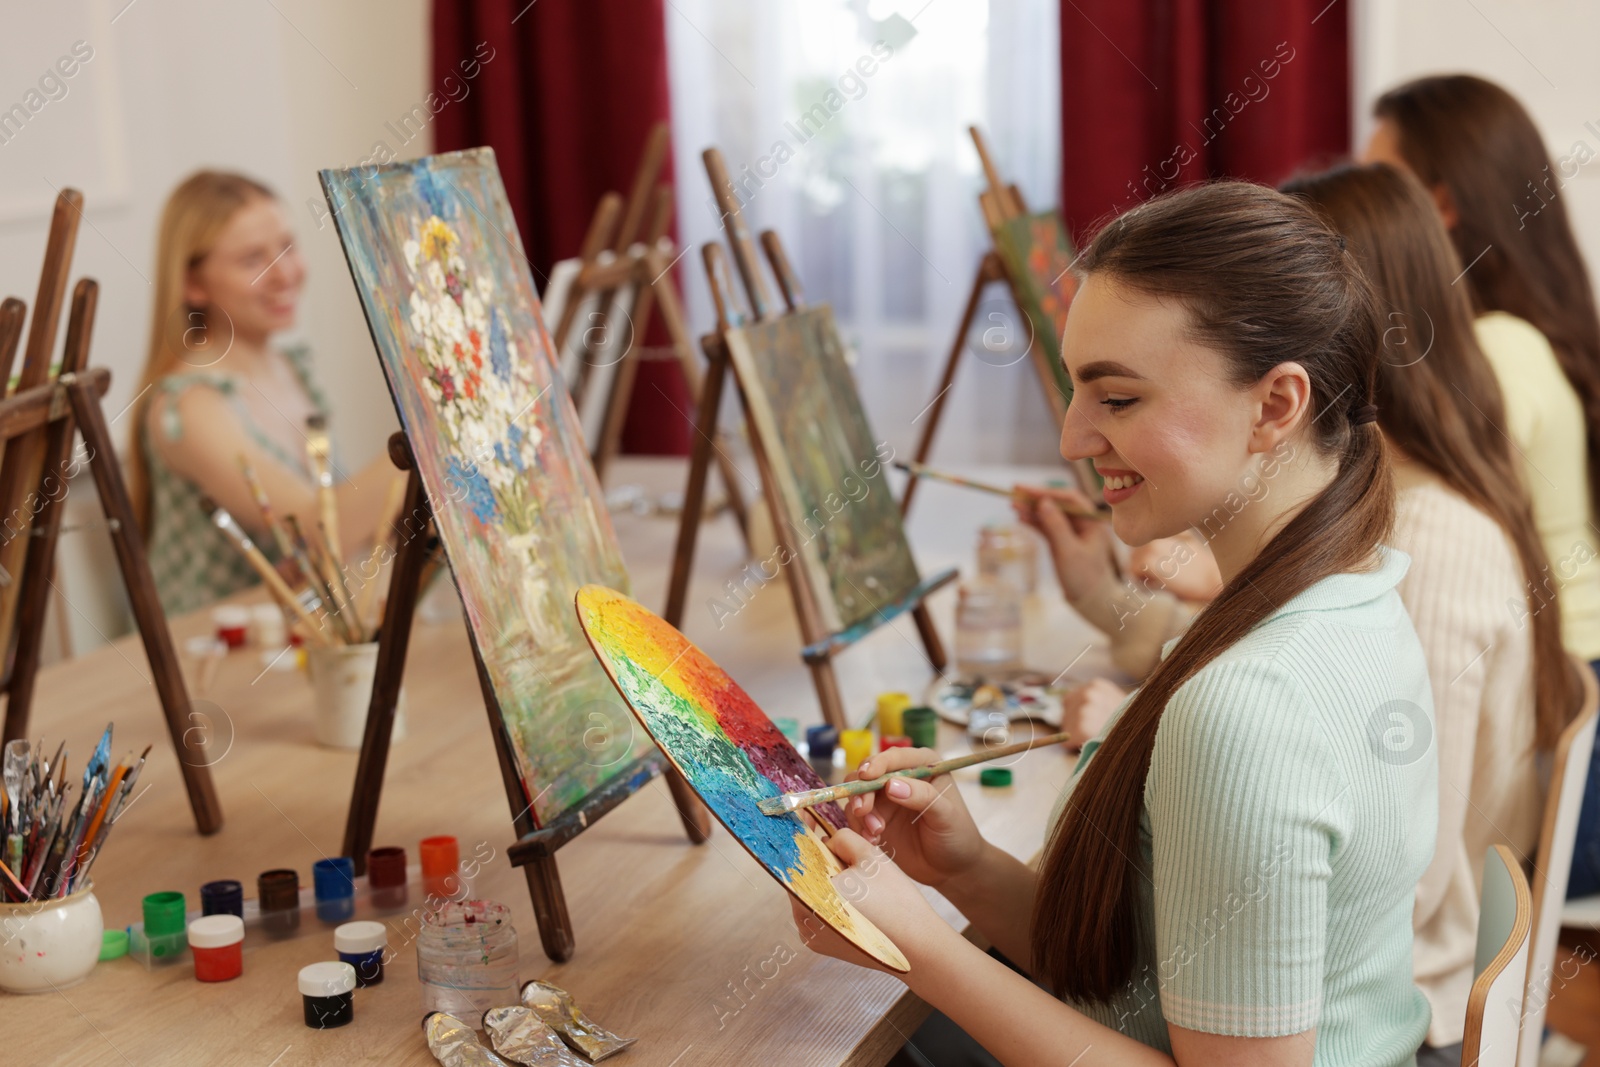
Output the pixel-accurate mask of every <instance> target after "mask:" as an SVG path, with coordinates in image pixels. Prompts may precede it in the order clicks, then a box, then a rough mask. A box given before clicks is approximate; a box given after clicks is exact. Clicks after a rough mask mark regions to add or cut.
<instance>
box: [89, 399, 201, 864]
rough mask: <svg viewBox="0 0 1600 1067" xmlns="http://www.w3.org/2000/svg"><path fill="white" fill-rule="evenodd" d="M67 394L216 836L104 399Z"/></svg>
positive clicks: (180, 746)
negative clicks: (186, 737) (188, 740)
mask: <svg viewBox="0 0 1600 1067" xmlns="http://www.w3.org/2000/svg"><path fill="white" fill-rule="evenodd" d="M67 396H68V398H69V399H70V400H71V402H72V414H73V417H74V418H76V419H77V421H78V428H79V430H80V431H81V432H82V433H83V441H84V444H85V445H86V446H88V449H89V455H90V460H89V469H90V470H91V471H92V472H93V473H94V482H95V488H96V489H98V490H99V492H100V504H101V506H102V507H103V508H104V509H105V513H106V520H107V525H109V526H110V527H111V543H112V545H113V547H114V548H115V549H116V552H117V562H118V563H119V564H120V565H121V567H122V579H123V581H124V582H126V583H127V586H128V600H129V601H130V603H131V605H132V607H133V617H134V619H135V620H136V621H137V622H138V624H139V634H140V636H141V637H142V638H143V639H144V651H145V655H147V656H148V657H149V658H150V669H151V672H152V673H153V674H154V675H155V684H156V692H157V693H158V694H159V695H160V698H161V707H162V710H163V711H165V712H166V716H167V731H168V733H170V734H171V735H172V747H173V749H174V751H176V752H177V754H178V763H179V766H180V767H181V768H182V771H183V784H184V787H185V788H186V789H187V790H188V792H189V807H190V808H191V809H192V810H193V811H194V821H195V826H196V827H198V828H199V830H200V832H201V833H202V834H214V833H216V832H217V831H218V830H220V829H222V806H221V805H220V804H218V803H217V794H216V789H215V788H214V786H213V785H212V782H211V770H210V768H209V767H208V766H207V765H206V763H205V762H204V754H203V753H199V752H196V753H191V752H189V751H187V750H186V742H185V740H184V735H185V732H186V731H187V729H188V726H189V723H190V720H191V718H192V716H193V712H192V710H191V709H190V707H189V694H188V692H187V691H186V690H185V688H184V684H183V673H182V671H180V670H179V669H178V656H177V654H176V653H175V652H174V651H173V648H172V631H171V630H169V629H167V617H166V615H164V614H163V613H162V611H161V600H160V598H159V597H158V596H157V595H156V583H155V579H154V578H153V577H152V576H151V574H150V561H149V558H148V557H147V556H146V555H145V548H144V536H143V534H141V533H140V531H139V524H138V523H137V522H135V521H134V517H133V505H132V504H131V503H130V502H129V500H128V490H127V488H126V487H125V486H124V485H123V484H122V471H121V469H120V468H119V467H118V466H117V452H116V448H115V447H114V446H113V445H112V443H111V434H110V432H109V431H108V430H107V429H106V422H105V414H104V413H103V412H102V411H101V410H100V403H99V401H98V400H97V399H96V397H95V396H94V395H93V394H92V393H90V392H89V389H88V386H86V385H85V384H84V383H83V382H82V381H74V382H73V383H71V384H70V385H68V386H67Z"/></svg>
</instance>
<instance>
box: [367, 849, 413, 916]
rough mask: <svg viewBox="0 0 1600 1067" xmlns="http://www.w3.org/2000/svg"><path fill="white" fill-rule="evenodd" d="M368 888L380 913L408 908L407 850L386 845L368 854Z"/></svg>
mask: <svg viewBox="0 0 1600 1067" xmlns="http://www.w3.org/2000/svg"><path fill="white" fill-rule="evenodd" d="M367 888H368V889H371V890H372V906H373V907H374V908H376V909H377V910H378V911H399V910H400V909H401V908H403V907H405V906H406V850H405V849H403V848H401V847H400V846H398V845H386V846H384V847H383V848H375V849H373V850H372V851H371V852H368V853H367Z"/></svg>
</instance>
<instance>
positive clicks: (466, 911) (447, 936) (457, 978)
mask: <svg viewBox="0 0 1600 1067" xmlns="http://www.w3.org/2000/svg"><path fill="white" fill-rule="evenodd" d="M417 979H418V981H420V982H421V983H422V1010H423V1013H424V1014H426V1013H427V1012H431V1011H442V1012H447V1013H449V1014H450V1015H454V1016H455V1017H456V1018H458V1019H467V1020H477V1019H481V1018H482V1017H483V1013H484V1012H486V1011H488V1010H489V1009H490V1008H500V1007H504V1006H505V1005H507V1004H515V1003H517V997H518V995H519V993H520V992H521V985H522V983H521V982H520V981H519V980H518V975H517V931H516V928H515V927H514V926H512V925H511V909H510V908H508V907H506V906H505V905H504V904H499V903H496V902H495V901H492V900H463V901H455V902H452V903H449V904H446V905H445V906H444V907H442V908H439V909H438V910H437V911H430V912H427V913H426V914H425V915H423V917H422V929H421V931H420V932H418V934H417Z"/></svg>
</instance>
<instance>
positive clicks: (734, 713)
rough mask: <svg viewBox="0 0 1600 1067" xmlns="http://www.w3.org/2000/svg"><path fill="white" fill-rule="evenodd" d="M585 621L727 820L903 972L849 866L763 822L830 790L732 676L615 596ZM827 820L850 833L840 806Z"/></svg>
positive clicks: (660, 734) (788, 881)
mask: <svg viewBox="0 0 1600 1067" xmlns="http://www.w3.org/2000/svg"><path fill="white" fill-rule="evenodd" d="M576 606H577V611H578V622H579V623H580V624H581V625H582V627H583V632H584V634H585V635H586V636H587V637H588V639H589V644H590V646H591V647H592V648H593V649H594V653H595V656H596V657H598V658H599V660H600V663H601V665H602V666H604V667H605V669H606V673H607V674H609V675H610V676H611V681H612V682H613V683H614V684H615V685H616V687H617V691H618V692H619V693H621V694H622V698H623V699H624V700H625V701H627V703H628V706H629V707H630V708H632V709H633V714H634V715H635V716H636V717H637V718H638V720H639V722H640V723H641V724H642V725H643V726H644V728H645V730H646V731H648V732H649V734H650V736H651V737H652V738H654V739H655V742H656V744H657V745H658V746H659V747H660V748H661V751H662V752H663V753H665V754H666V756H667V758H668V759H670V760H671V761H672V762H673V765H674V766H676V767H677V768H678V770H680V771H682V772H683V776H684V778H686V779H687V780H688V782H689V784H690V786H692V787H693V788H694V791H695V792H696V793H698V794H699V795H700V798H701V799H702V800H703V801H705V803H706V806H707V807H708V808H710V809H711V813H712V814H713V815H715V816H716V817H717V821H718V822H720V823H722V825H723V826H724V827H726V828H727V830H728V832H729V833H730V834H732V835H733V836H734V837H735V838H736V839H737V840H738V842H739V843H740V844H741V845H743V846H744V847H745V849H746V850H747V851H748V852H749V853H750V854H751V855H752V856H754V857H755V858H756V860H757V862H759V863H760V864H761V865H762V866H763V867H765V868H766V869H767V871H768V873H770V874H771V875H772V877H773V878H775V879H777V881H778V882H779V884H781V885H782V886H783V887H784V888H785V889H787V890H788V891H789V892H790V893H793V894H794V895H795V897H797V898H798V899H799V900H800V902H801V903H802V904H804V905H805V906H806V907H808V908H810V909H811V910H812V911H813V912H814V913H816V915H817V917H818V918H820V919H822V921H823V922H826V923H827V924H828V925H829V926H831V927H833V928H834V929H835V930H837V931H838V932H839V934H840V935H841V936H842V937H844V938H845V939H846V940H848V941H849V942H850V943H851V944H853V945H855V946H856V947H857V948H859V949H861V951H863V952H865V953H866V954H867V955H869V956H871V957H872V958H873V959H874V960H877V961H878V962H879V963H881V964H883V965H884V966H885V967H889V968H891V969H893V970H895V971H899V972H901V973H902V974H903V973H905V972H906V971H909V970H910V969H911V968H910V965H909V964H907V962H906V959H905V957H904V956H903V955H902V954H901V953H900V950H899V949H898V948H896V947H895V945H894V942H892V941H890V940H889V938H888V937H886V936H885V935H884V933H883V931H881V930H879V929H878V928H877V927H876V926H874V925H873V923H872V921H871V920H869V919H868V918H867V917H866V916H865V915H863V914H862V913H861V912H860V911H858V910H857V909H856V907H855V905H853V904H851V903H850V902H849V901H847V900H845V899H844V898H843V897H841V896H840V895H839V892H838V890H837V889H835V888H834V885H833V876H834V875H836V874H838V873H840V871H842V870H843V867H842V866H841V865H840V863H839V860H838V858H837V857H836V856H834V854H833V851H832V850H831V849H829V848H828V846H827V844H826V842H825V841H824V839H823V838H822V836H821V834H820V833H819V832H818V831H817V830H816V829H814V828H813V827H811V826H809V825H807V824H806V822H805V820H803V819H802V818H801V817H800V816H799V815H796V814H789V815H781V816H774V815H763V814H761V812H760V811H759V810H758V809H757V808H756V804H757V803H758V802H759V801H760V800H761V799H763V798H764V797H774V796H780V795H782V794H784V793H792V792H796V791H798V790H802V789H818V788H821V787H822V786H824V785H827V783H826V782H824V781H823V780H822V779H821V778H820V777H818V775H817V773H816V772H815V771H813V770H812V769H811V765H810V764H808V763H807V762H806V761H805V760H804V759H803V758H802V757H801V756H800V753H799V752H797V751H795V749H794V746H793V745H791V744H789V740H788V738H786V737H784V736H783V734H782V733H781V732H780V731H779V730H778V728H777V727H776V726H774V725H773V723H772V720H771V719H769V718H768V717H767V715H766V713H765V712H763V711H762V710H761V709H760V708H759V707H757V706H756V703H755V701H753V700H751V699H750V696H749V695H748V694H747V693H746V692H745V691H744V690H743V689H741V688H739V685H738V683H737V682H735V681H734V680H733V679H732V678H730V677H728V673H727V672H726V671H724V670H723V669H722V668H721V667H719V666H717V665H716V663H714V662H713V661H712V660H711V658H710V657H709V656H707V655H706V654H705V653H704V652H702V651H700V649H699V648H698V647H696V646H695V644H694V642H692V641H690V640H689V639H688V638H687V637H685V636H683V634H682V633H680V632H679V631H678V630H677V628H676V627H674V626H672V625H671V624H670V623H668V622H667V621H666V620H665V619H663V618H661V617H660V616H659V615H656V614H655V613H654V612H652V611H650V610H649V609H648V608H645V607H644V606H642V605H640V604H639V603H637V602H636V601H634V600H632V599H630V598H629V597H626V596H624V595H623V594H621V593H618V592H616V591H615V590H612V589H607V588H605V587H604V586H599V585H586V586H584V587H583V588H581V589H579V590H578V594H577V597H576ZM817 813H818V815H819V817H821V818H824V819H827V820H828V821H829V822H830V823H832V824H833V825H834V826H843V825H844V813H843V812H842V811H840V810H839V808H838V806H837V805H833V804H829V805H824V806H819V808H818V809H817Z"/></svg>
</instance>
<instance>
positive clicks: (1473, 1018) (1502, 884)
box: [1461, 845, 1533, 1067]
mask: <svg viewBox="0 0 1600 1067" xmlns="http://www.w3.org/2000/svg"><path fill="white" fill-rule="evenodd" d="M1479 899H1480V900H1481V901H1482V910H1481V911H1480V912H1479V913H1478V951H1477V955H1476V956H1475V958H1474V960H1473V967H1472V970H1473V973H1474V974H1475V975H1476V976H1477V977H1476V978H1474V979H1473V981H1472V993H1471V995H1470V996H1469V997H1468V998H1467V1024H1466V1032H1465V1034H1464V1036H1463V1037H1462V1040H1461V1063H1462V1067H1515V1065H1516V1062H1517V1035H1518V1032H1519V1030H1520V1029H1521V1023H1522V1009H1523V1005H1524V998H1525V995H1526V993H1527V975H1528V931H1529V929H1530V928H1531V927H1532V925H1533V894H1532V893H1531V892H1530V891H1529V889H1528V879H1527V878H1526V877H1525V876H1524V875H1523V873H1522V864H1521V863H1520V862H1518V860H1517V857H1516V854H1515V853H1514V852H1512V851H1511V850H1510V849H1509V848H1507V847H1506V846H1505V845H1494V846H1492V847H1491V848H1490V849H1489V854H1488V855H1487V856H1486V857H1485V858H1484V863H1483V890H1482V892H1481V893H1480V894H1479Z"/></svg>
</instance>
